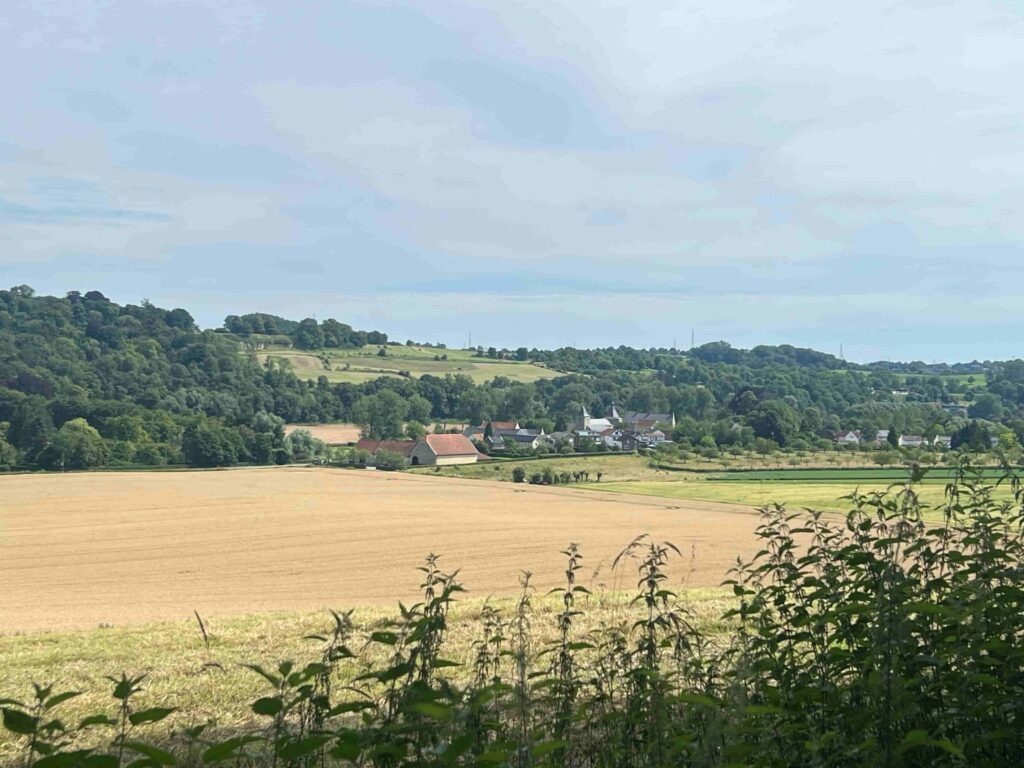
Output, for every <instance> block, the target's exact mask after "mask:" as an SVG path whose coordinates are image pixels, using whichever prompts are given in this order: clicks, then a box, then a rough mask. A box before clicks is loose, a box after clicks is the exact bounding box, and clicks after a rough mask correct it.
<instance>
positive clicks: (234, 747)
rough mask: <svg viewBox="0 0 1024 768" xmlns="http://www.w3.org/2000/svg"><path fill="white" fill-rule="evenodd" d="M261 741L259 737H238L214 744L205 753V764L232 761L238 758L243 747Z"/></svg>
mask: <svg viewBox="0 0 1024 768" xmlns="http://www.w3.org/2000/svg"><path fill="white" fill-rule="evenodd" d="M259 740H260V737H259V736H236V737H235V738H233V739H228V740H227V741H222V742H221V743H220V744H214V745H213V746H212V747H210V748H209V749H207V750H206V751H205V752H203V762H204V763H219V762H222V761H224V760H231V759H233V758H234V757H236V756H237V754H238V751H239V750H240V749H241V748H242V747H244V746H246V745H247V744H252V743H253V742H256V741H259Z"/></svg>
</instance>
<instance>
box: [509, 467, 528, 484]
mask: <svg viewBox="0 0 1024 768" xmlns="http://www.w3.org/2000/svg"><path fill="white" fill-rule="evenodd" d="M524 480H526V470H525V469H523V468H522V467H514V468H513V469H512V482H514V483H521V482H523V481H524Z"/></svg>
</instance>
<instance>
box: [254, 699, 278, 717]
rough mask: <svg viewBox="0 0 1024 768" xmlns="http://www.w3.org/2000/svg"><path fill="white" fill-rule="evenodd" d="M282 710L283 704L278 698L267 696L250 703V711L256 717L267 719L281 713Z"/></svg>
mask: <svg viewBox="0 0 1024 768" xmlns="http://www.w3.org/2000/svg"><path fill="white" fill-rule="evenodd" d="M283 709H284V702H283V701H281V697H280V696H267V697H264V698H262V699H256V701H254V702H253V703H252V711H253V712H255V713H256V714H257V715H266V716H268V717H274V716H275V715H278V714H280V713H281V710H283Z"/></svg>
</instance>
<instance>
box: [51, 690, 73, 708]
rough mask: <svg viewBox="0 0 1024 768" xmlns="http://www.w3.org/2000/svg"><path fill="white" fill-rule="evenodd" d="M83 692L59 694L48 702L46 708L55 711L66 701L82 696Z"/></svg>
mask: <svg viewBox="0 0 1024 768" xmlns="http://www.w3.org/2000/svg"><path fill="white" fill-rule="evenodd" d="M81 695H82V692H81V691H65V692H64V693H57V694H54V695H53V696H51V697H50V698H48V699H47V700H46V704H45V706H46V708H47V709H53V708H54V707H56V706H57V705H58V704H63V703H64V702H65V701H70V700H71V699H73V698H75V697H76V696H81Z"/></svg>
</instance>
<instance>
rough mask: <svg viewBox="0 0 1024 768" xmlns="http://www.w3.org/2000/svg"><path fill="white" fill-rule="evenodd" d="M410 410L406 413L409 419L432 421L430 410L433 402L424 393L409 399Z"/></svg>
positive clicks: (420, 421) (421, 422) (423, 422)
mask: <svg viewBox="0 0 1024 768" xmlns="http://www.w3.org/2000/svg"><path fill="white" fill-rule="evenodd" d="M407 403H408V412H407V413H406V415H405V418H407V419H408V420H409V421H418V422H419V423H420V424H429V423H430V411H431V409H432V408H433V406H432V404H431V402H430V401H429V400H427V398H425V397H423V396H422V395H413V396H412V397H410V398H409V399H408V401H407Z"/></svg>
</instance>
